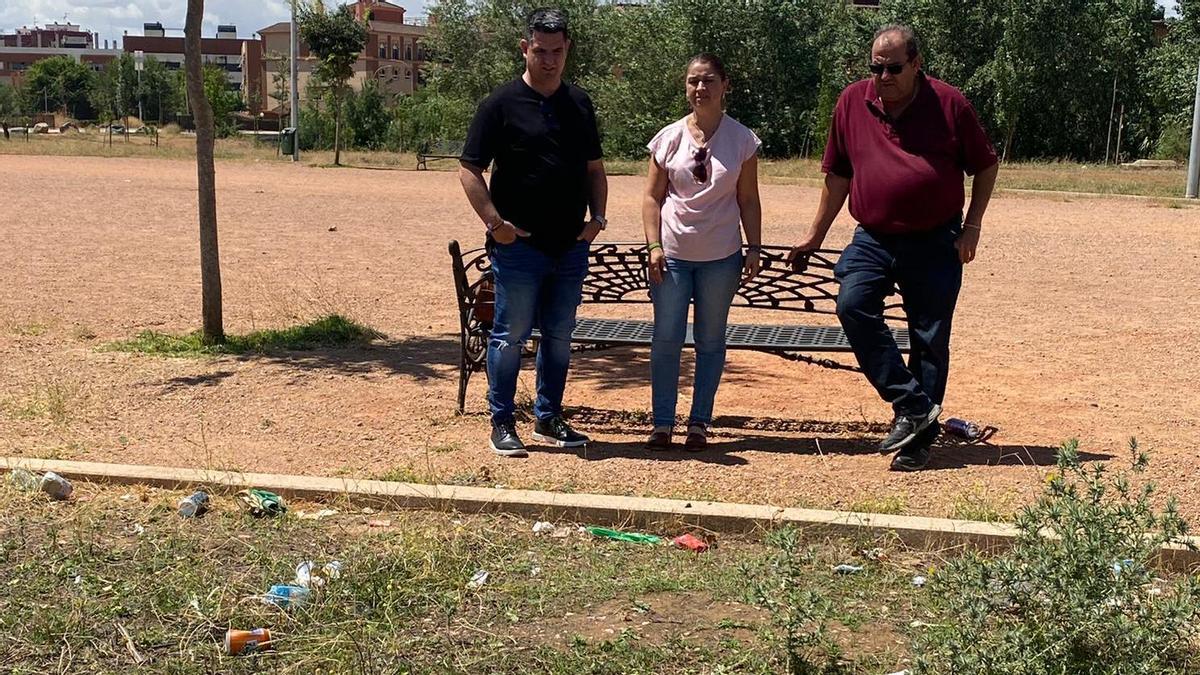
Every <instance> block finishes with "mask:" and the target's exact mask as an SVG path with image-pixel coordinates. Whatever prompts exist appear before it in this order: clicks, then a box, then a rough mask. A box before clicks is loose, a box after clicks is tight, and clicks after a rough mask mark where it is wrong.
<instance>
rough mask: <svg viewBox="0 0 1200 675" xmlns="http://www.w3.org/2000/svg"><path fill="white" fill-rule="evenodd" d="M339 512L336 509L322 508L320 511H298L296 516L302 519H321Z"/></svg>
mask: <svg viewBox="0 0 1200 675" xmlns="http://www.w3.org/2000/svg"><path fill="white" fill-rule="evenodd" d="M337 514H338V512H337V510H336V509H321V510H320V511H309V512H305V511H298V512H297V513H296V516H297V517H298V518H300V520H320V519H322V518H328V517H329V516H336V515H337Z"/></svg>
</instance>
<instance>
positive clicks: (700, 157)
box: [692, 147, 708, 183]
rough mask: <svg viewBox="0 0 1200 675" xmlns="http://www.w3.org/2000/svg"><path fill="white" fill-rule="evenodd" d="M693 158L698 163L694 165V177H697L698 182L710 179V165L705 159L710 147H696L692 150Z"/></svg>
mask: <svg viewBox="0 0 1200 675" xmlns="http://www.w3.org/2000/svg"><path fill="white" fill-rule="evenodd" d="M692 159H694V160H696V164H695V165H694V166H692V178H695V179H696V182H697V183H703V182H706V181H707V180H708V165H707V164H705V160H707V159H708V148H707V147H703V148H696V149H695V150H693V151H692Z"/></svg>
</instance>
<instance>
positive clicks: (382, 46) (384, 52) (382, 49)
mask: <svg viewBox="0 0 1200 675" xmlns="http://www.w3.org/2000/svg"><path fill="white" fill-rule="evenodd" d="M379 58H381V59H386V58H387V45H385V44H382V43H381V44H380V45H379Z"/></svg>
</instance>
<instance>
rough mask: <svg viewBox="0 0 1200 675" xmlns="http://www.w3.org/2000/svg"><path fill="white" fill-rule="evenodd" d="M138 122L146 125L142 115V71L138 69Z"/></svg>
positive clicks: (144, 117)
mask: <svg viewBox="0 0 1200 675" xmlns="http://www.w3.org/2000/svg"><path fill="white" fill-rule="evenodd" d="M137 74H138V121H139V122H141V124H143V125H145V124H146V116H145V115H144V114H143V113H142V69H141V68H138V71H137Z"/></svg>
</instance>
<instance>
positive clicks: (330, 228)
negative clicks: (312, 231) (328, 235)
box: [329, 225, 337, 232]
mask: <svg viewBox="0 0 1200 675" xmlns="http://www.w3.org/2000/svg"><path fill="white" fill-rule="evenodd" d="M329 231H330V232H337V225H331V226H330V227H329Z"/></svg>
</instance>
